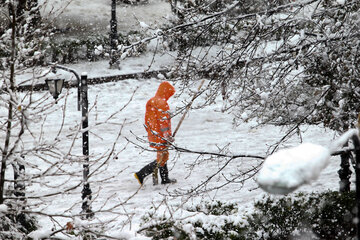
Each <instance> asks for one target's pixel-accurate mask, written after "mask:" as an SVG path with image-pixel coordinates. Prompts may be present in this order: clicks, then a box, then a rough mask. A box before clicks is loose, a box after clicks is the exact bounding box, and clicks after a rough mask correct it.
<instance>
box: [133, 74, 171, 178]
mask: <svg viewBox="0 0 360 240" xmlns="http://www.w3.org/2000/svg"><path fill="white" fill-rule="evenodd" d="M174 93H175V88H174V86H172V85H171V84H170V83H169V82H167V81H164V82H162V83H161V84H160V85H159V88H158V90H157V92H156V94H155V96H154V97H152V98H150V99H149V100H148V102H147V103H146V112H145V129H146V131H147V134H148V140H149V144H150V147H152V148H155V149H156V160H155V161H153V162H151V163H149V164H148V165H146V166H145V167H143V168H142V169H141V170H140V171H138V172H136V173H135V174H134V175H135V178H136V179H137V180H138V181H139V183H140V184H141V185H142V184H143V182H144V179H145V177H146V176H148V175H149V174H151V173H154V171H155V169H157V168H159V171H160V177H161V184H168V183H175V182H176V180H175V179H170V178H169V171H168V168H167V164H166V162H167V160H168V159H169V151H168V146H169V143H171V142H173V141H174V138H173V137H172V132H171V116H170V113H169V110H170V108H169V105H168V103H167V101H168V100H169V98H170V97H171V96H173V95H174ZM156 171H157V170H156Z"/></svg>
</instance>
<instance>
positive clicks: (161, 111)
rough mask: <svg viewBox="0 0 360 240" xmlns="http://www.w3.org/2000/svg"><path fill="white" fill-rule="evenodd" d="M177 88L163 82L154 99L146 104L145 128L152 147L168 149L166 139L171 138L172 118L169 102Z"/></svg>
mask: <svg viewBox="0 0 360 240" xmlns="http://www.w3.org/2000/svg"><path fill="white" fill-rule="evenodd" d="M174 93H175V88H174V87H173V86H172V85H171V84H170V83H169V82H166V81H165V82H162V83H160V86H159V88H158V90H157V92H156V94H155V96H154V97H152V98H150V99H149V101H148V102H147V103H146V112H145V128H146V131H147V133H148V140H149V143H150V147H153V148H156V149H158V150H161V149H164V148H166V144H165V143H166V140H165V139H166V138H167V137H169V136H171V135H172V133H171V117H170V113H169V110H170V108H169V105H168V103H167V100H169V98H170V97H171V96H172V95H174Z"/></svg>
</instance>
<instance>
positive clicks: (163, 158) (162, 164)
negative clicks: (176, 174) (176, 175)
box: [157, 150, 176, 184]
mask: <svg viewBox="0 0 360 240" xmlns="http://www.w3.org/2000/svg"><path fill="white" fill-rule="evenodd" d="M168 160H169V151H167V150H161V151H158V154H157V162H158V166H159V171H160V177H161V184H168V183H175V182H176V180H175V179H170V178H169V170H168V168H167V164H166V162H167V161H168Z"/></svg>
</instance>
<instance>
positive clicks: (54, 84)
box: [45, 78, 64, 100]
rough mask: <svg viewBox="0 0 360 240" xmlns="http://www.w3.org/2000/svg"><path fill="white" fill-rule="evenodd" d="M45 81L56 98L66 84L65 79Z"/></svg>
mask: <svg viewBox="0 0 360 240" xmlns="http://www.w3.org/2000/svg"><path fill="white" fill-rule="evenodd" d="M45 82H46V85H47V86H48V88H49V91H50V93H51V95H52V96H53V97H54V99H55V100H57V99H58V97H59V95H60V93H61V90H62V88H63V86H64V79H61V78H57V79H46V80H45Z"/></svg>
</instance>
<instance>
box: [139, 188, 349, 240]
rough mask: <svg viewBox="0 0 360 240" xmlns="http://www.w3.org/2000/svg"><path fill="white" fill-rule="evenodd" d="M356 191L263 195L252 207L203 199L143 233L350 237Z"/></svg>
mask: <svg viewBox="0 0 360 240" xmlns="http://www.w3.org/2000/svg"><path fill="white" fill-rule="evenodd" d="M355 204H356V202H355V193H354V192H349V193H339V192H331V191H328V192H324V193H311V194H304V193H300V194H297V195H295V196H288V197H282V198H273V197H264V198H263V199H262V200H259V201H257V202H255V204H254V209H253V210H252V211H249V212H243V210H244V208H241V206H238V205H236V204H231V203H221V202H215V203H203V204H199V205H197V206H195V207H189V208H187V209H185V210H186V211H189V213H192V214H191V215H189V216H188V217H185V218H183V219H182V220H168V221H167V219H166V218H164V217H163V216H162V217H161V218H158V216H156V215H151V216H152V218H151V219H149V218H144V220H146V221H159V222H158V223H157V224H153V225H151V226H149V227H146V228H143V229H142V231H143V232H144V233H146V234H147V235H148V236H151V237H153V239H168V238H169V237H172V236H173V237H176V238H177V239H219V240H221V239H241V240H258V239H271V240H282V239H309V240H312V239H313V240H315V239H339V240H340V239H350V238H352V237H354V236H355V234H356V225H355V222H354V219H356V205H355Z"/></svg>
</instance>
